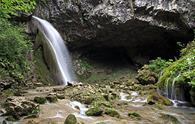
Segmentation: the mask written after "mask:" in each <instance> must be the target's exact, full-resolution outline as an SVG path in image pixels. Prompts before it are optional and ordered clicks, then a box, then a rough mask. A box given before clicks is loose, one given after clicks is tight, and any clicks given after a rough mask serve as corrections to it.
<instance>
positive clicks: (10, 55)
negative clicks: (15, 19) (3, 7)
mask: <svg viewBox="0 0 195 124" xmlns="http://www.w3.org/2000/svg"><path fill="white" fill-rule="evenodd" d="M22 32H23V28H22V26H14V25H12V24H11V23H10V22H9V21H8V20H6V19H3V18H0V48H1V49H0V79H2V78H4V76H5V75H6V76H9V77H12V78H13V79H15V80H16V81H18V82H19V81H22V80H23V79H24V75H25V73H26V72H27V71H28V70H29V62H28V60H27V53H28V51H29V50H31V49H30V48H31V43H30V42H29V40H27V39H26V38H25V34H23V33H22Z"/></svg>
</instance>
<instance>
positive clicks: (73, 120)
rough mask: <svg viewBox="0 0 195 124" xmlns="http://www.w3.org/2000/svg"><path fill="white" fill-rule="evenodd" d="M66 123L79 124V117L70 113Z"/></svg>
mask: <svg viewBox="0 0 195 124" xmlns="http://www.w3.org/2000/svg"><path fill="white" fill-rule="evenodd" d="M64 124H78V123H77V118H76V117H75V115H73V114H69V115H68V117H67V118H66V120H65V122H64Z"/></svg>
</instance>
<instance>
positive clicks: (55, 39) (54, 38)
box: [32, 16, 75, 85]
mask: <svg viewBox="0 0 195 124" xmlns="http://www.w3.org/2000/svg"><path fill="white" fill-rule="evenodd" d="M32 23H33V25H35V26H36V27H37V28H38V30H39V31H40V32H41V33H42V35H43V36H44V39H45V41H42V42H43V43H42V44H43V49H44V57H45V61H46V63H47V65H48V67H49V69H50V71H51V72H52V74H53V76H54V79H56V81H57V82H58V83H59V84H62V85H67V84H68V82H70V83H72V82H73V81H75V74H74V72H73V68H72V61H71V58H70V55H69V52H68V49H67V47H66V45H65V43H64V40H63V39H62V37H61V36H60V34H59V32H58V31H57V30H56V29H55V28H54V27H53V26H52V24H50V23H49V22H48V21H46V20H43V19H40V18H38V17H35V16H33V17H32Z"/></svg>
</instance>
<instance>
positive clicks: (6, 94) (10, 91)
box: [1, 89, 15, 98]
mask: <svg viewBox="0 0 195 124" xmlns="http://www.w3.org/2000/svg"><path fill="white" fill-rule="evenodd" d="M14 92H15V91H14V90H13V89H8V90H5V91H3V92H2V95H1V96H2V97H4V98H7V97H10V96H14Z"/></svg>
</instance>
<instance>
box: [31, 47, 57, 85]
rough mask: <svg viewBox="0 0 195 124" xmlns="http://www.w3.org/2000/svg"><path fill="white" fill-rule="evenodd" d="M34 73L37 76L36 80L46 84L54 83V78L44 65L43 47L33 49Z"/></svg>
mask: <svg viewBox="0 0 195 124" xmlns="http://www.w3.org/2000/svg"><path fill="white" fill-rule="evenodd" d="M34 56H35V74H36V77H37V81H39V82H41V83H43V84H45V85H48V84H54V80H53V79H52V78H51V77H52V76H51V73H50V72H49V70H48V67H47V66H46V63H45V61H44V59H43V58H44V56H43V49H42V48H41V47H40V48H38V49H37V50H36V51H35V55H34Z"/></svg>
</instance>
